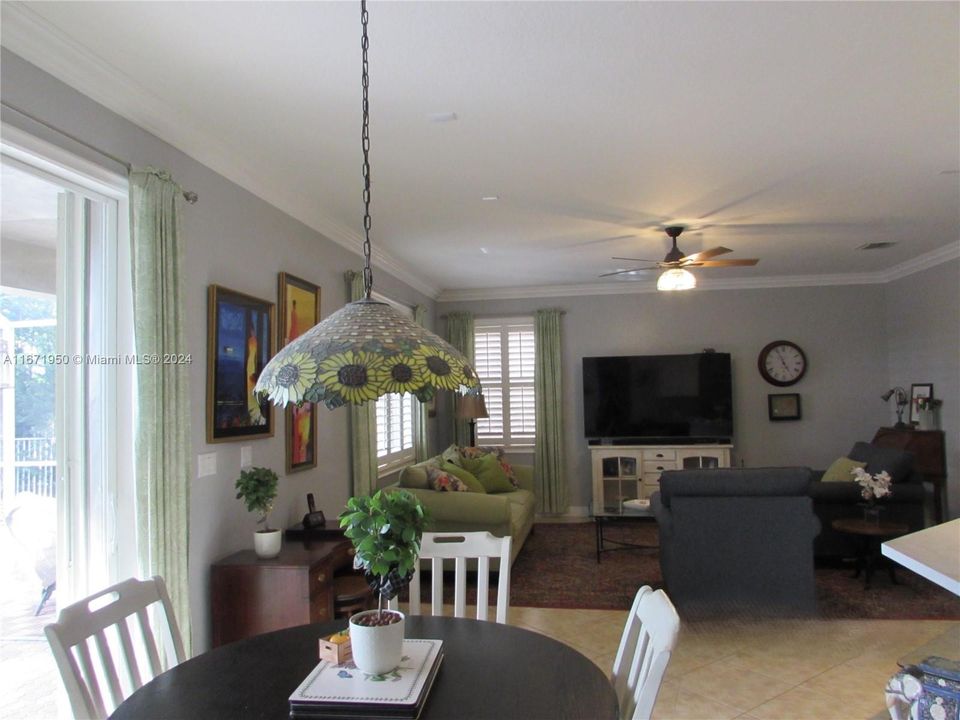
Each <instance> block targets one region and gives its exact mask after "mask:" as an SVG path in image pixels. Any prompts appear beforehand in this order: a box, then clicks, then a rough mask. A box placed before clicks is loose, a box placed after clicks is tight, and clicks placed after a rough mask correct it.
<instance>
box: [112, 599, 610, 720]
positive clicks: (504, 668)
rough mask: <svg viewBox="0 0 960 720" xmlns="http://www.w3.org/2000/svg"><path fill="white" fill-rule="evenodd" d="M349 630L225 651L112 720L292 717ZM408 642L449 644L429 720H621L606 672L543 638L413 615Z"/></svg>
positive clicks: (160, 680)
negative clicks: (326, 647) (333, 638)
mask: <svg viewBox="0 0 960 720" xmlns="http://www.w3.org/2000/svg"><path fill="white" fill-rule="evenodd" d="M345 625H346V623H345V622H344V621H343V620H341V621H339V622H328V623H317V624H314V625H300V626H298V627H293V628H287V629H286V630H277V631H275V632H271V633H265V634H263V635H257V636H255V637H251V638H247V639H246V640H240V641H237V642H234V643H230V644H228V645H223V646H221V647H219V648H216V649H215V650H211V651H209V652H206V653H203V654H202V655H198V656H197V657H194V658H191V659H190V660H187V661H185V662H183V663H181V664H180V665H177V666H176V667H174V668H172V669H170V670H168V671H167V672H165V673H163V674H161V675H158V676H157V677H155V678H154V679H153V680H151V681H150V682H149V683H147V684H146V685H144V686H143V687H142V688H140V689H139V690H137V691H136V692H135V693H133V694H132V695H131V696H130V697H128V698H127V699H126V700H125V701H124V702H123V703H122V704H121V705H120V706H119V707H118V708H117V709H116V711H115V712H114V713H113V715H111V716H110V717H111V718H114V719H115V720H149V719H151V718H158V719H159V718H162V719H163V720H176V719H179V718H184V719H188V718H189V719H191V720H192V719H193V718H204V719H205V720H216V719H217V718H222V719H223V720H243V719H250V720H252V719H253V718H263V719H265V720H266V719H270V720H280V719H281V718H287V717H289V713H290V706H289V702H288V700H289V698H290V695H291V694H292V693H293V691H294V690H296V689H297V687H298V686H299V685H300V683H301V682H302V681H303V679H304V678H306V677H307V675H308V674H309V673H310V671H311V670H312V669H313V668H314V667H315V666H316V665H317V664H318V663H319V662H320V661H319V658H318V656H317V653H318V640H319V639H320V638H321V637H326V636H329V635H331V634H332V633H334V632H336V631H338V630H342V629H343V628H344V626H345ZM405 636H406V637H407V638H431V639H437V638H438V639H441V640H443V652H444V658H443V662H442V664H441V665H440V670H439V673H438V674H437V678H436V680H435V681H434V684H433V688H432V689H431V690H430V694H429V696H428V697H427V702H426V705H425V706H424V708H423V713H422V714H421V715H420V717H421V719H422V720H437V719H439V718H450V719H451V720H453V719H456V720H471V719H476V720H494V719H496V720H510V719H511V718H516V719H517V720H539V719H540V718H543V719H544V720H546V719H548V718H549V719H550V720H560V719H561V718H584V720H586V719H589V720H603V719H604V718H609V719H610V720H613V719H614V718H617V717H618V716H619V713H618V707H617V699H616V696H615V695H614V692H613V688H612V686H611V685H610V681H609V680H608V679H607V677H606V675H605V674H604V673H603V672H602V671H601V670H600V668H599V667H597V666H596V665H595V664H594V663H593V662H591V661H590V660H588V659H587V658H586V657H584V656H583V655H581V654H580V653H579V652H577V651H576V650H574V649H573V648H571V647H569V646H567V645H564V644H563V643H560V642H558V641H556V640H553V639H552V638H549V637H547V636H545V635H540V634H537V633H535V632H531V631H529V630H523V629H521V628H516V627H512V626H510V625H502V624H499V623H494V622H486V621H481V620H470V619H465V618H450V617H427V616H407V619H406V632H405Z"/></svg>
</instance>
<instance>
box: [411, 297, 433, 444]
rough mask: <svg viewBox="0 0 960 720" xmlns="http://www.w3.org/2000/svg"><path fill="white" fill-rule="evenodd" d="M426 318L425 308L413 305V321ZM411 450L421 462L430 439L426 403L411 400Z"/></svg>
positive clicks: (423, 322)
mask: <svg viewBox="0 0 960 720" xmlns="http://www.w3.org/2000/svg"><path fill="white" fill-rule="evenodd" d="M426 320H427V309H426V308H425V307H424V306H423V305H414V306H413V321H414V322H415V323H416V324H417V325H424V324H425V323H426ZM413 452H414V454H415V456H416V459H417V462H423V461H424V460H426V459H427V458H428V457H430V440H429V437H428V435H427V405H426V403H422V402H417V400H416V398H414V402H413Z"/></svg>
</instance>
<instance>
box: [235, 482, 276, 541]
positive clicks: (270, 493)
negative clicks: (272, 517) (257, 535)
mask: <svg viewBox="0 0 960 720" xmlns="http://www.w3.org/2000/svg"><path fill="white" fill-rule="evenodd" d="M277 482H278V479H277V474H276V473H275V472H274V471H273V470H271V469H270V468H262V467H255V468H250V469H249V470H241V471H240V477H239V478H237V483H236V488H237V500H241V499H242V500H243V501H244V502H245V503H246V504H247V510H248V511H249V512H252V513H258V514H259V515H260V517H259V519H258V520H257V524H258V525H263V529H262V530H257V532H273V530H271V529H270V525H269V524H268V523H267V516H268V515H269V514H270V511H271V510H273V501H274V500H276V498H277Z"/></svg>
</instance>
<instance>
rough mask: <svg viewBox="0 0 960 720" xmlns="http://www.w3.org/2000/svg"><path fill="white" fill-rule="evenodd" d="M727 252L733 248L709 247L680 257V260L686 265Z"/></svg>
mask: <svg viewBox="0 0 960 720" xmlns="http://www.w3.org/2000/svg"><path fill="white" fill-rule="evenodd" d="M729 252H733V250H731V249H730V248H725V247H715V248H710V249H709V250H701V251H700V252H695V253H693V254H691V255H685V256H684V257H682V258H680V262H682V263H683V264H684V265H686V264H688V263H692V262H700V261H701V260H709V259H710V258H712V257H716V256H717V255H726V254H727V253H729Z"/></svg>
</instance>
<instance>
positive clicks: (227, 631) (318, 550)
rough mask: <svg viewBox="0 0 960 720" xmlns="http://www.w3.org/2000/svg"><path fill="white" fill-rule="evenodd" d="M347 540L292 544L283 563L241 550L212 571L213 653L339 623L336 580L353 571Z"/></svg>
mask: <svg viewBox="0 0 960 720" xmlns="http://www.w3.org/2000/svg"><path fill="white" fill-rule="evenodd" d="M353 554H354V549H353V546H352V545H351V543H350V542H349V541H347V540H330V541H313V542H310V543H309V544H306V543H299V542H290V541H286V542H284V543H283V547H282V548H281V549H280V555H279V557H276V558H274V559H272V560H262V559H260V558H258V557H257V556H256V554H255V553H254V552H253V550H241V551H240V552H236V553H233V555H228V556H227V557H225V558H223V559H221V560H218V561H217V562H215V563H214V564H213V565H212V566H211V568H210V609H211V625H212V631H213V637H212V643H213V647H219V646H220V645H224V644H226V643H229V642H233V641H234V640H242V639H244V638H247V637H251V636H252V635H259V634H260V633H265V632H270V631H272V630H281V629H283V628H287V627H294V626H296V625H304V624H306V623H315V622H326V621H330V620H333V619H334V612H333V600H334V590H333V578H334V575H335V574H336V573H337V572H338V571H349V569H350V568H351V567H352V565H353Z"/></svg>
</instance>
